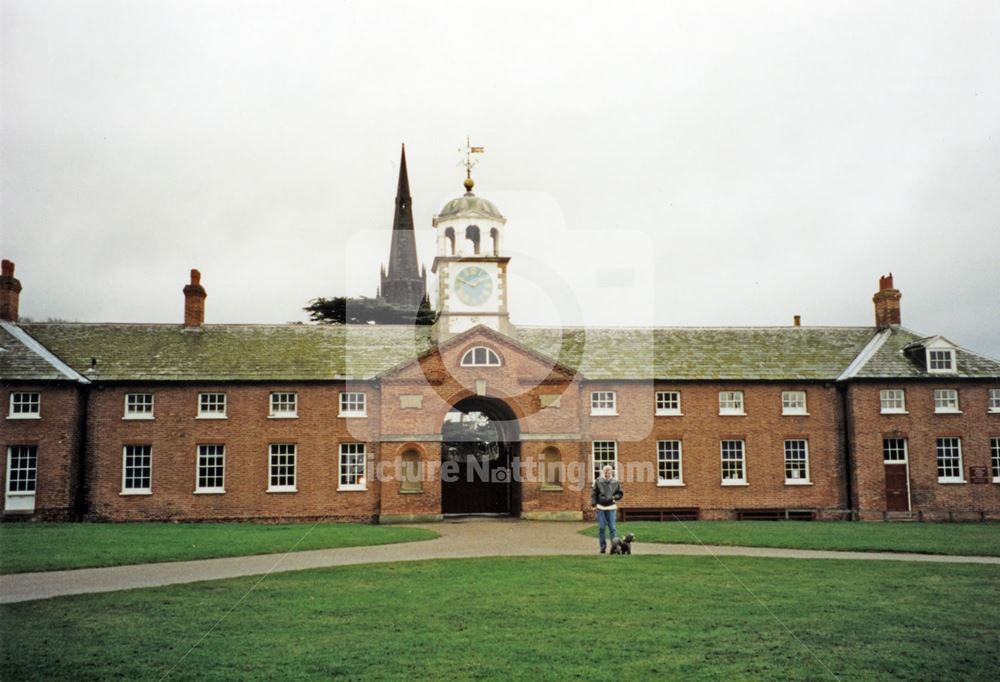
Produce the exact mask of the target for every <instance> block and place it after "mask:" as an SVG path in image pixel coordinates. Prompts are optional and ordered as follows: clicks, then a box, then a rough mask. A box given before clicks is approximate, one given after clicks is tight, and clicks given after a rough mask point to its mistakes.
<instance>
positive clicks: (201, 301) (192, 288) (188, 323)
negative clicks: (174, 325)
mask: <svg viewBox="0 0 1000 682" xmlns="http://www.w3.org/2000/svg"><path fill="white" fill-rule="evenodd" d="M207 297H208V294H207V293H206V292H205V287H203V286H202V285H201V273H200V272H198V270H196V269H194V268H192V269H191V283H190V284H188V285H187V286H185V287H184V326H185V327H188V328H190V327H201V326H203V325H204V324H205V299H206V298H207Z"/></svg>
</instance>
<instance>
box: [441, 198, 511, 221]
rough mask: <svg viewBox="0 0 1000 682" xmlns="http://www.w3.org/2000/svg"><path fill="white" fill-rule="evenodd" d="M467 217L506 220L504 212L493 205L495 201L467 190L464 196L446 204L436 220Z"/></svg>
mask: <svg viewBox="0 0 1000 682" xmlns="http://www.w3.org/2000/svg"><path fill="white" fill-rule="evenodd" d="M466 217H467V218H492V219H493V220H505V218H504V217H503V214H501V213H500V211H499V209H497V207H496V206H494V205H493V202H491V201H488V200H487V199H483V198H482V197H477V196H476V195H475V194H473V193H472V192H466V193H465V195H464V196H460V197H458V198H457V199H452V200H451V201H449V202H448V203H447V204H445V205H444V208H442V209H441V212H440V213H438V214H437V216H436V217H435V218H434V222H435V223H437V222H439V221H442V220H451V219H453V218H466Z"/></svg>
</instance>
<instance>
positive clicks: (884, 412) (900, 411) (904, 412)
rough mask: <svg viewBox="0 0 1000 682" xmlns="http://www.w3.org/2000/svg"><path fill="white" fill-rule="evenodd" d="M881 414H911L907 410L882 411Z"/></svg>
mask: <svg viewBox="0 0 1000 682" xmlns="http://www.w3.org/2000/svg"><path fill="white" fill-rule="evenodd" d="M879 414H909V412H907V411H906V410H882V411H881V412H879Z"/></svg>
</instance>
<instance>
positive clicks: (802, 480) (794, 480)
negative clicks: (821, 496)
mask: <svg viewBox="0 0 1000 682" xmlns="http://www.w3.org/2000/svg"><path fill="white" fill-rule="evenodd" d="M812 484H813V482H812V481H810V480H808V479H805V478H786V479H785V485H812Z"/></svg>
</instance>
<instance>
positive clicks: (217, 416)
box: [195, 414, 229, 419]
mask: <svg viewBox="0 0 1000 682" xmlns="http://www.w3.org/2000/svg"><path fill="white" fill-rule="evenodd" d="M195 419H229V417H228V416H226V415H224V414H199V415H198V416H197V417H195Z"/></svg>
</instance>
